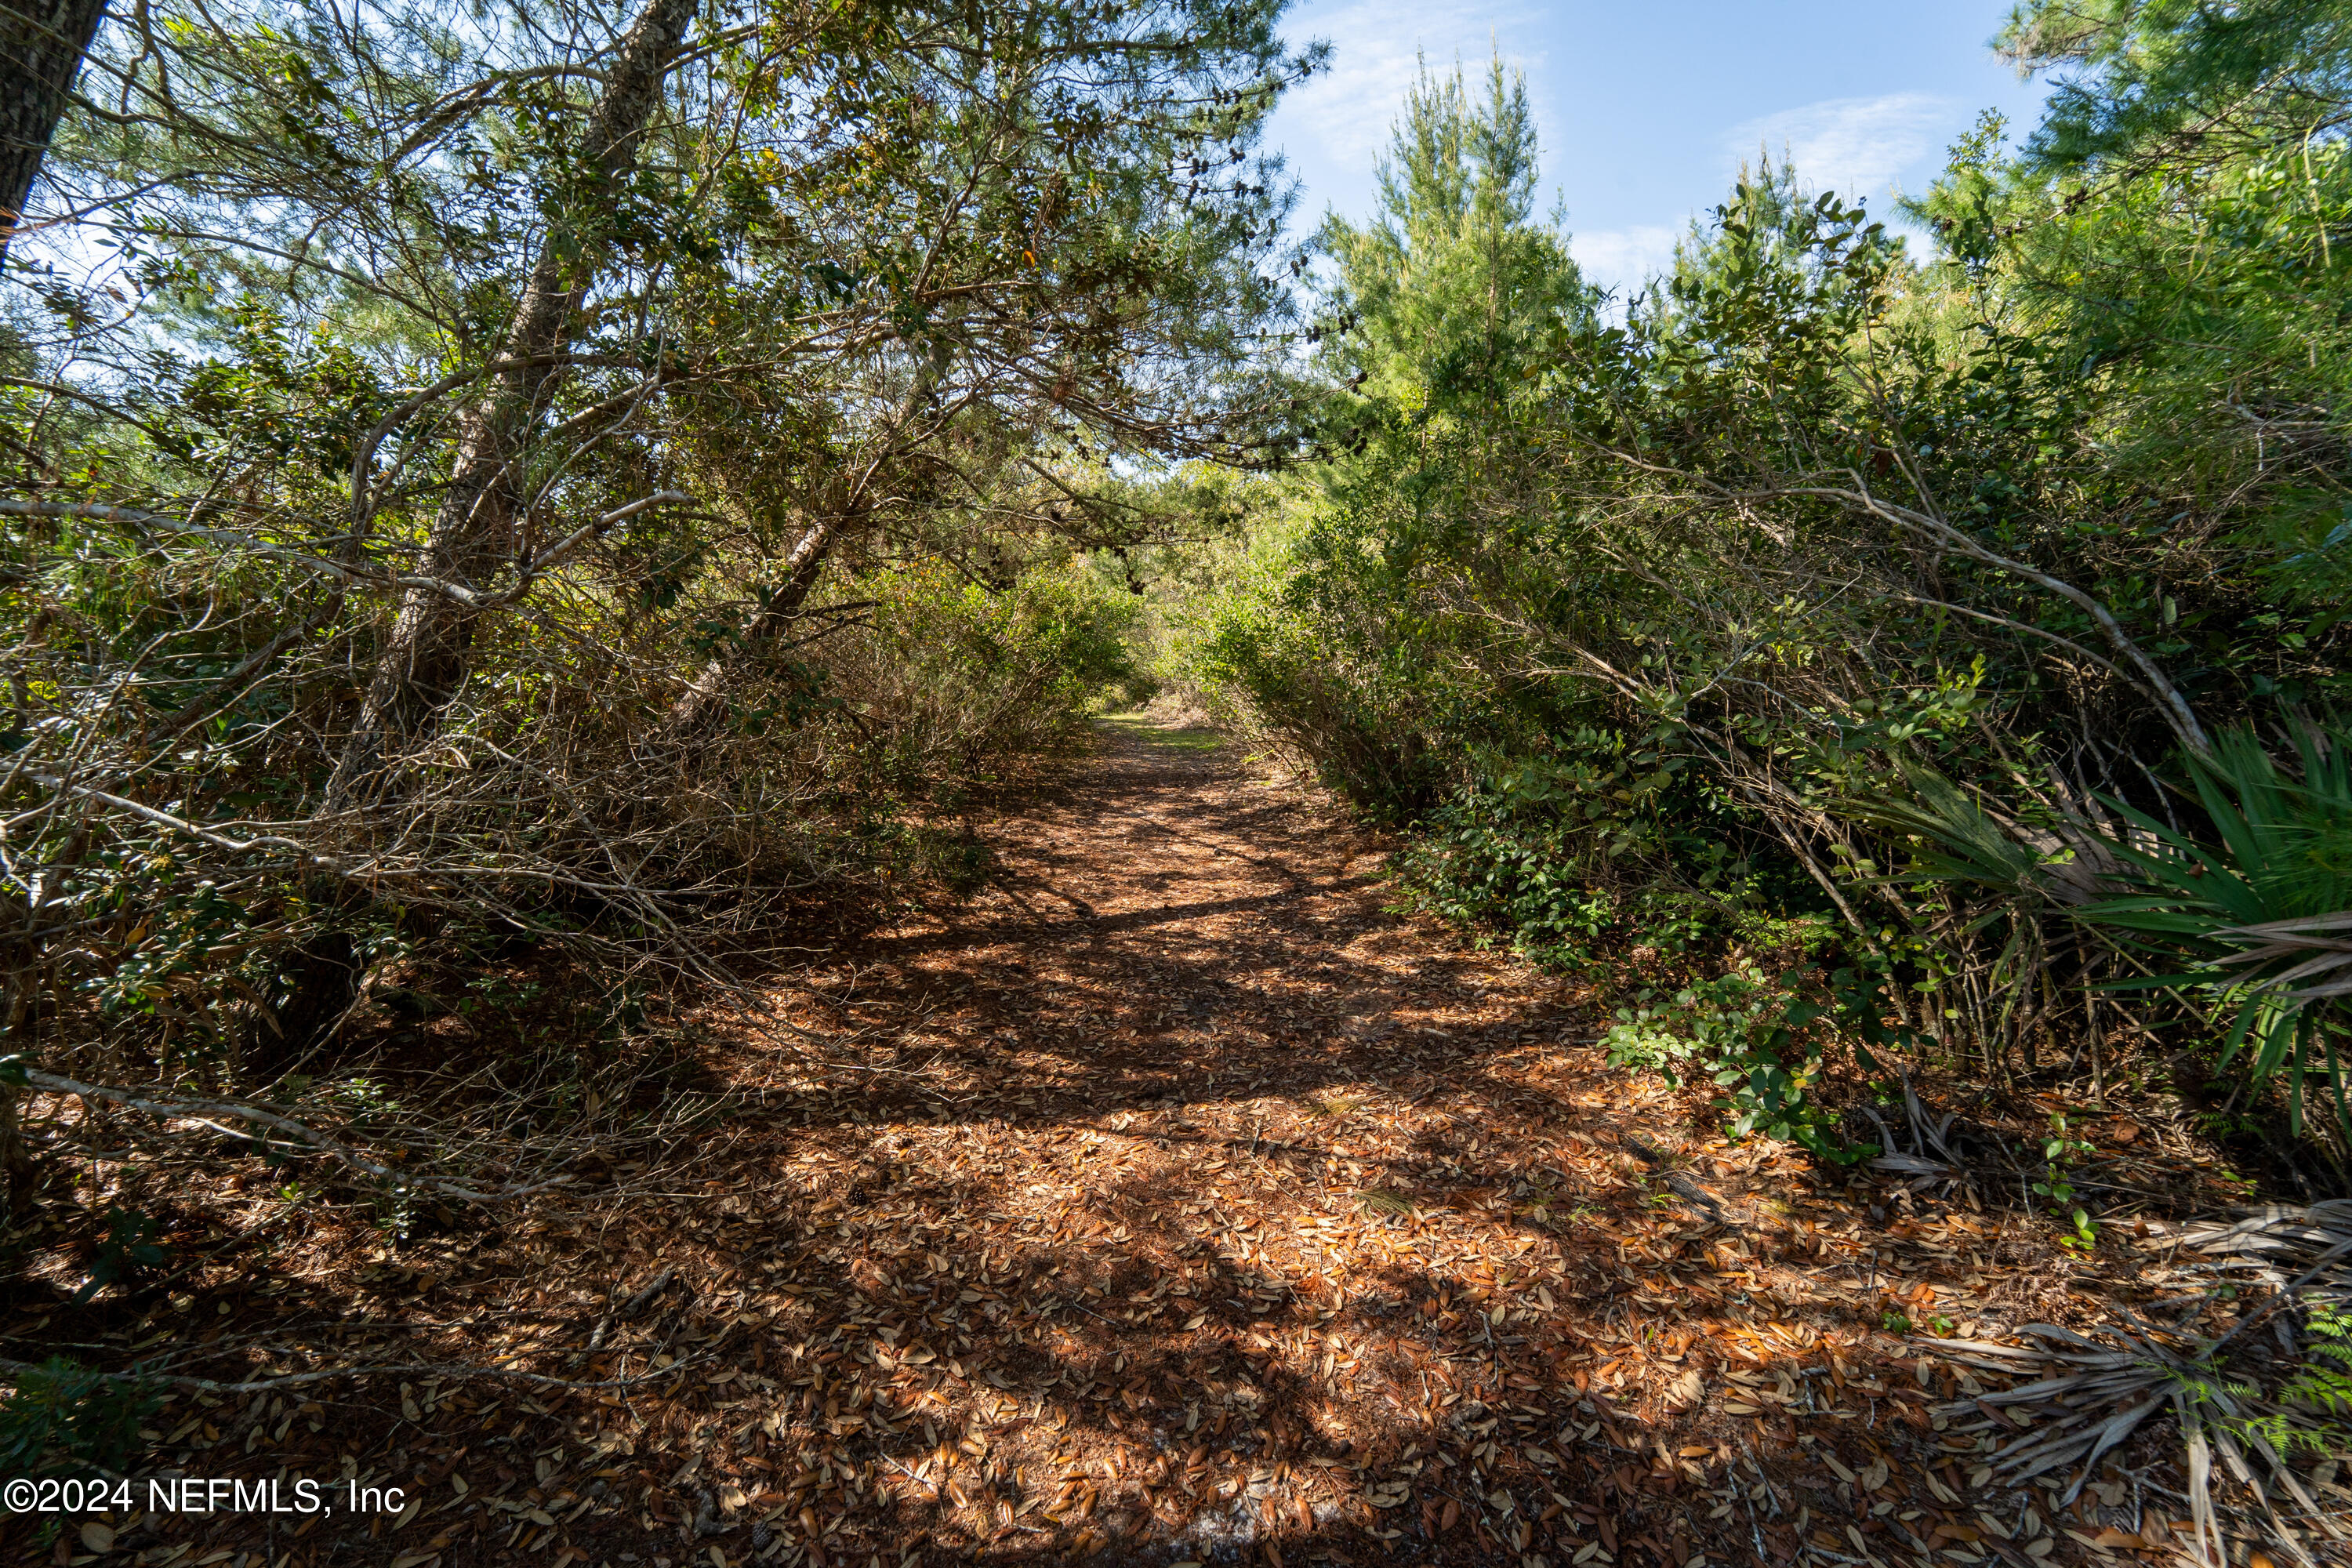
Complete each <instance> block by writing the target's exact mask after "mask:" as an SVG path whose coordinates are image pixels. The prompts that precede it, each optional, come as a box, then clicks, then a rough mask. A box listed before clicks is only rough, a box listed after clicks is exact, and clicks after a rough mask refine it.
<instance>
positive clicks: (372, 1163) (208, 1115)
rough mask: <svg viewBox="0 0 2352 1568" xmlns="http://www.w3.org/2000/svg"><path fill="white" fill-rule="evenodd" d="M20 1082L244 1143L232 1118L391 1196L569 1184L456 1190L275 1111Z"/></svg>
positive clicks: (505, 1192)
mask: <svg viewBox="0 0 2352 1568" xmlns="http://www.w3.org/2000/svg"><path fill="white" fill-rule="evenodd" d="M25 1081H26V1083H27V1084H30V1085H31V1086H32V1087H33V1088H35V1089H47V1090H48V1091H50V1092H51V1093H53V1094H71V1095H79V1097H81V1098H82V1099H83V1100H108V1101H110V1102H111V1103H113V1104H116V1105H125V1106H129V1107H130V1108H131V1110H144V1111H148V1112H150V1113H152V1114H153V1115H156V1116H163V1117H173V1118H178V1119H182V1120H188V1121H200V1122H202V1123H203V1124H204V1125H205V1126H207V1127H210V1128H212V1129H213V1130H214V1131H216V1132H221V1133H224V1134H226V1136H228V1137H231V1138H238V1137H244V1136H245V1134H243V1133H240V1132H238V1131H236V1130H235V1129H234V1128H228V1127H223V1126H222V1125H221V1124H220V1122H219V1121H218V1120H216V1119H217V1118H220V1117H224V1116H226V1117H233V1118H235V1119H236V1120H237V1121H250V1122H252V1123H254V1124H255V1125H257V1126H261V1127H268V1128H274V1129H276V1130H277V1131H280V1132H284V1133H286V1134H288V1135H289V1136H291V1137H294V1138H299V1139H300V1140H302V1142H305V1143H307V1144H309V1145H310V1148H311V1149H312V1150H313V1151H315V1152H318V1153H321V1154H326V1155H329V1156H331V1157H332V1158H334V1159H336V1160H340V1161H341V1162H342V1163H344V1164H346V1165H349V1166H352V1168H353V1169H355V1170H361V1171H364V1172H366V1173H368V1174H370V1175H372V1176H375V1177H378V1178H381V1179H383V1180H385V1181H388V1182H390V1183H391V1184H393V1187H394V1191H398V1192H431V1193H437V1194H441V1195H442V1196H444V1197H452V1198H462V1199H464V1200H465V1201H466V1202H467V1203H477V1204H494V1203H506V1202H509V1201H510V1200H512V1199H515V1198H520V1197H528V1196H530V1194H533V1193H543V1192H546V1191H547V1190H549V1189H550V1188H551V1187H559V1186H562V1185H563V1184H565V1183H567V1182H569V1181H571V1180H572V1178H571V1177H569V1176H554V1177H551V1178H550V1179H549V1180H547V1181H544V1182H533V1183H530V1184H527V1185H521V1186H510V1187H500V1188H498V1189H495V1190H493V1191H490V1192H482V1191H479V1190H478V1189H476V1188H473V1187H465V1186H460V1185H458V1184H457V1183H455V1182H452V1181H448V1180H446V1179H444V1178H442V1177H439V1176H412V1175H408V1174H406V1173H403V1172H400V1171H395V1170H394V1169H393V1168H392V1167H391V1166H390V1165H387V1164H384V1163H382V1162H381V1161H377V1160H371V1159H369V1158H368V1157H367V1156H366V1155H364V1154H362V1153H360V1152H358V1151H357V1150H355V1149H352V1148H349V1147H347V1146H346V1145H344V1144H341V1143H339V1142H336V1141H335V1140H333V1139H331V1138H330V1137H328V1136H326V1134H324V1133H322V1132H320V1131H318V1130H317V1129H315V1128H312V1127H310V1126H308V1125H307V1124H305V1123H303V1122H299V1121H295V1120H294V1119H293V1118H292V1117H290V1116H280V1115H278V1113H277V1112H276V1111H271V1110H260V1109H258V1108H257V1107H254V1106H250V1105H239V1104H236V1103H235V1102H234V1101H230V1100H187V1099H182V1098H177V1097H174V1098H171V1099H162V1098H157V1097H154V1096H151V1095H144V1094H138V1093H134V1092H132V1091H131V1090H130V1089H116V1088H114V1087H112V1086H111V1085H109V1084H95V1083H83V1082H80V1081H79V1079H70V1078H61V1077H59V1076H58V1074H56V1073H52V1072H41V1071H39V1070H37V1069H36V1068H26V1069H25Z"/></svg>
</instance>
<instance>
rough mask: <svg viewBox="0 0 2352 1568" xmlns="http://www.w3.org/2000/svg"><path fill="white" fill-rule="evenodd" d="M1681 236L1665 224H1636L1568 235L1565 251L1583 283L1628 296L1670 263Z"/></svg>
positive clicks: (1681, 234) (1679, 230)
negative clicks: (1577, 269)
mask: <svg viewBox="0 0 2352 1568" xmlns="http://www.w3.org/2000/svg"><path fill="white" fill-rule="evenodd" d="M1683 233H1684V231H1683V230H1681V229H1679V228H1670V227H1668V226H1666V225H1664V224H1656V223H1652V224H1637V225H1635V226H1633V227H1631V228H1604V229H1601V230H1598V231H1596V232H1594V233H1591V234H1576V233H1571V234H1570V236H1569V240H1568V248H1569V253H1570V255H1572V256H1574V257H1575V258H1576V265H1577V266H1578V267H1579V268H1581V269H1582V270H1583V273H1584V276H1585V279H1586V281H1588V282H1592V283H1598V284H1600V285H1601V287H1602V288H1604V289H1616V290H1618V291H1619V292H1620V293H1625V294H1630V293H1632V292H1633V290H1634V289H1639V288H1640V287H1641V286H1642V285H1643V283H1644V282H1646V281H1648V280H1649V279H1650V278H1651V277H1652V276H1654V274H1656V273H1660V272H1663V271H1664V270H1665V269H1666V268H1667V267H1668V266H1669V265H1671V264H1672V263H1673V261H1674V258H1675V241H1676V240H1678V239H1680V238H1681V237H1683Z"/></svg>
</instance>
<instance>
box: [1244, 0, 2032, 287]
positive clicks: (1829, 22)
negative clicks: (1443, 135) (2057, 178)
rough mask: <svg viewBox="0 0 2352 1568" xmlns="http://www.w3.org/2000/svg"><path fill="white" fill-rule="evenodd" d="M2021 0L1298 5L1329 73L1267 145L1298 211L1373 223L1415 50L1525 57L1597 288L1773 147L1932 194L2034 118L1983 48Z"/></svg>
mask: <svg viewBox="0 0 2352 1568" xmlns="http://www.w3.org/2000/svg"><path fill="white" fill-rule="evenodd" d="M2008 11H2009V5H2008V0H1893V3H1892V4H1890V3H1888V0H1749V3H1747V4H1739V3H1737V0H1630V3H1629V0H1615V3H1613V4H1600V3H1596V0H1550V3H1549V4H1545V3H1543V0H1305V3H1303V4H1300V5H1297V8H1296V9H1294V10H1293V11H1292V12H1291V13H1290V15H1289V16H1288V17H1287V18H1286V27H1285V31H1286V34H1287V35H1288V37H1290V38H1291V39H1292V40H1293V41H1294V42H1304V41H1305V40H1306V39H1307V38H1312V37H1320V38H1328V39H1329V40H1330V41H1331V43H1332V45H1333V49H1334V52H1333V58H1332V61H1331V68H1330V70H1329V71H1328V73H1326V74H1325V75H1323V76H1320V77H1318V78H1317V79H1315V80H1314V81H1312V82H1310V83H1308V84H1307V86H1305V87H1303V88H1299V89H1296V90H1295V91H1294V92H1293V93H1292V94H1291V95H1290V96H1289V97H1288V98H1287V99H1286V100H1284V102H1283V103H1282V105H1281V106H1280V107H1279V108H1278V109H1277V110H1276V113H1275V116H1274V120H1273V121H1272V123H1271V125H1270V126H1269V128H1268V132H1267V135H1266V143H1267V145H1268V147H1269V148H1280V149H1281V150H1282V151H1283V152H1284V153H1286V156H1287V158H1288V160H1289V164H1290V170H1291V173H1292V174H1296V175H1298V176H1299V177H1301V178H1302V179H1303V181H1304V182H1305V190H1304V192H1303V199H1302V201H1301V205H1300V208H1299V211H1298V214H1297V219H1296V224H1297V227H1298V228H1299V229H1300V230H1302V231H1308V230H1311V229H1312V228H1313V227H1314V226H1315V225H1316V224H1317V223H1318V222H1319V221H1320V220H1321V217H1322V215H1323V213H1324V211H1325V209H1326V208H1327V207H1336V208H1337V209H1338V210H1339V212H1341V213H1342V214H1344V215H1346V216H1349V217H1351V218H1358V219H1361V218H1363V217H1365V216H1368V215H1369V214H1370V210H1371V206H1372V202H1373V196H1374V190H1375V186H1374V184H1373V175H1372V165H1373V162H1374V160H1375V159H1376V158H1377V157H1379V155H1380V154H1381V153H1382V152H1383V151H1384V150H1385V149H1386V148H1387V145H1388V140H1389V129H1390V126H1391V123H1392V122H1393V121H1394V120H1395V117H1396V112H1397V110H1398V107H1399V105H1400V104H1401V103H1402V101H1403V98H1404V92H1405V89H1406V87H1407V86H1408V85H1409V84H1410V83H1411V81H1412V78H1413V73H1414V70H1415V63H1414V62H1415V56H1416V52H1417V51H1418V52H1420V53H1424V54H1426V56H1427V57H1428V59H1429V62H1430V63H1431V64H1432V65H1433V66H1438V67H1442V68H1447V69H1450V68H1452V66H1453V64H1454V59H1455V58H1456V57H1457V56H1458V57H1459V58H1460V59H1461V61H1462V63H1463V65H1464V66H1465V68H1467V69H1469V70H1471V71H1474V72H1483V71H1484V69H1485V68H1486V62H1487V60H1488V59H1489V58H1491V56H1492V55H1493V53H1494V52H1495V51H1496V49H1498V48H1499V50H1500V51H1501V53H1502V57H1503V59H1504V61H1505V63H1506V65H1507V66H1511V67H1516V68H1521V69H1524V70H1525V71H1526V73H1527V79H1528V96H1529V98H1530V99H1531V100H1533V102H1534V105H1535V110H1536V122H1537V126H1538V131H1539V132H1540V134H1541V136H1542V139H1543V170H1542V176H1543V178H1542V188H1543V193H1544V197H1543V203H1542V205H1543V206H1544V207H1545V208H1546V209H1547V210H1549V206H1550V205H1551V201H1552V197H1553V195H1554V194H1555V192H1556V193H1557V194H1558V195H1559V196H1560V197H1562V198H1564V200H1565V202H1566V205H1567V208H1568V227H1569V229H1570V233H1571V235H1572V236H1573V242H1572V244H1573V248H1574V250H1575V252H1576V256H1577V259H1578V260H1579V261H1580V263H1582V264H1583V266H1584V268H1585V270H1586V272H1587V274H1588V275H1589V276H1591V278H1592V279H1594V280H1595V281H1598V282H1601V283H1605V284H1611V285H1632V284H1634V283H1638V282H1639V281H1640V280H1641V279H1642V278H1643V276H1644V275H1645V274H1646V272H1647V271H1648V270H1649V269H1650V268H1654V267H1656V266H1658V265H1660V264H1661V263H1663V262H1664V260H1665V259H1666V258H1668V257H1669V255H1670V254H1671V252H1672V249H1673V246H1674V241H1675V237H1677V236H1679V235H1680V234H1681V233H1682V232H1683V231H1684V228H1685V226H1686V225H1687V224H1688V223H1689V221H1690V218H1691V217H1692V216H1693V215H1694V214H1696V213H1700V212H1704V211H1705V210H1706V209H1707V208H1709V207H1711V206H1713V205H1715V204H1716V203H1717V202H1718V201H1720V200H1722V198H1723V195H1724V193H1725V191H1726V190H1727V188H1728V186H1729V184H1730V181H1731V178H1732V175H1733V174H1734V172H1735V171H1736V170H1737V169H1738V165H1739V163H1740V162H1741V161H1742V160H1743V159H1745V160H1747V161H1748V162H1750V163H1753V162H1754V160H1755V156H1756V153H1757V149H1758V148H1759V146H1769V148H1770V149H1771V152H1772V155H1773V157H1774V158H1776V159H1777V158H1779V157H1780V155H1781V153H1782V150H1783V149H1784V148H1785V149H1786V150H1787V151H1788V152H1789V153H1790V154H1791V155H1792V156H1793V158H1794V161H1795V163H1796V165H1797V172H1798V174H1799V176H1800V178H1801V179H1803V180H1804V181H1805V182H1806V183H1807V184H1810V185H1812V186H1815V187H1817V188H1818V187H1821V186H1824V185H1829V186H1834V187H1835V188H1837V189H1838V190H1840V191H1842V192H1844V193H1845V194H1847V195H1865V196H1867V197H1868V198H1869V205H1870V206H1871V208H1872V210H1873V211H1874V212H1878V213H1882V214H1888V215H1889V216H1891V211H1890V209H1891V205H1892V204H1891V202H1890V200H1889V197H1890V195H1891V193H1892V192H1894V191H1895V190H1897V189H1899V190H1901V191H1903V192H1905V193H1906V194H1907V193H1915V192H1917V191H1920V190H1923V189H1925V188H1926V186H1927V183H1928V181H1929V180H1930V179H1931V178H1932V177H1933V176H1934V174H1935V173H1936V171H1937V169H1938V168H1939V167H1940V166H1941V164H1942V162H1943V153H1944V149H1945V148H1946V147H1948V145H1950V143H1951V142H1952V141H1953V140H1954V139H1955V138H1956V137H1958V135H1959V134H1960V133H1961V132H1964V131H1966V130H1967V129H1968V128H1969V126H1970V125H1972V124H1974V123H1975V121H1976V117H1977V114H1978V113H1979V110H1985V109H1999V110H2002V111H2003V112H2004V113H2006V114H2007V115H2008V116H2009V118H2010V126H2011V135H2012V137H2015V136H2017V135H2019V134H2021V133H2022V132H2025V131H2026V130H2028V129H2030V128H2031V127H2032V123H2033V121H2034V119H2035V116H2036V114H2037V112H2038V110H2039V107H2040V104H2041V101H2042V88H2041V84H2040V83H2038V82H2032V81H2021V80H2020V79H2019V78H2018V76H2017V73H2016V72H2015V71H2014V70H2013V69H2012V68H2010V67H2009V66H2008V65H2007V64H2005V63H2003V62H2002V61H2000V59H1997V58H1994V56H1993V54H1992V52H1991V50H1990V49H1989V48H1988V47H1986V44H1987V41H1988V40H1989V39H1990V37H1992V36H1993V34H1994V33H1995V32H1996V31H1997V30H1998V29H1999V28H2000V25H2001V22H2002V20H2003V19H2004V18H2005V17H2006V16H2007V15H2008Z"/></svg>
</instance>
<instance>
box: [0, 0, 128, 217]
mask: <svg viewBox="0 0 2352 1568" xmlns="http://www.w3.org/2000/svg"><path fill="white" fill-rule="evenodd" d="M105 15H106V0H7V4H6V6H5V9H0V67H5V73H6V74H5V79H0V253H5V251H6V250H7V248H8V241H9V239H10V238H11V237H14V235H15V234H16V226H17V225H18V224H19V223H20V222H21V221H22V220H23V218H24V216H25V204H26V202H27V201H29V200H31V199H32V195H33V181H34V180H35V179H36V178H37V177H38V176H39V174H40V172H41V160H42V158H44V157H45V156H47V153H48V151H49V139H50V138H51V137H52V136H54V135H55V134H57V129H58V120H60V119H61V118H63V117H64V114H65V111H66V94H67V93H68V91H69V90H71V89H72V87H73V83H74V78H75V76H77V75H78V74H79V72H80V70H81V58H82V56H83V54H85V53H86V52H87V51H88V50H89V41H90V39H92V38H93V37H97V36H98V24H99V20H100V18H101V17H103V16H105Z"/></svg>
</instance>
